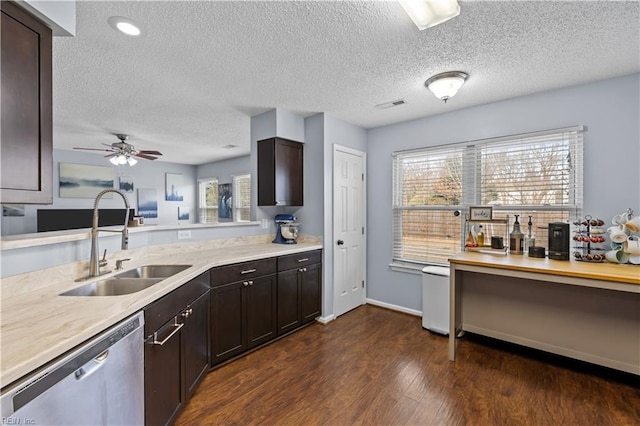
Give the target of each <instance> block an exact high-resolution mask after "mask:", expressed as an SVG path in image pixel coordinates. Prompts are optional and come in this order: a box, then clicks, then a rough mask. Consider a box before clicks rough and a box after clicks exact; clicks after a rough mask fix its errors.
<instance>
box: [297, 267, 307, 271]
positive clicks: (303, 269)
mask: <svg viewBox="0 0 640 426" xmlns="http://www.w3.org/2000/svg"><path fill="white" fill-rule="evenodd" d="M298 272H307V268H300V269H298Z"/></svg>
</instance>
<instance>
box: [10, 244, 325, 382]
mask: <svg viewBox="0 0 640 426" xmlns="http://www.w3.org/2000/svg"><path fill="white" fill-rule="evenodd" d="M214 241H215V240H214ZM223 241H224V240H223ZM229 241H230V240H229ZM321 248H322V245H321V244H320V243H319V242H317V241H312V242H299V243H298V244H295V245H283V244H272V243H270V242H266V241H265V240H264V239H263V240H261V241H259V240H258V239H255V238H254V239H252V238H250V237H247V238H244V239H243V238H240V239H236V240H234V241H233V242H229V243H224V242H222V243H220V242H219V241H218V242H217V243H213V242H197V243H186V244H167V245H163V246H150V247H144V248H141V249H135V250H129V251H126V252H119V253H115V254H114V255H113V259H122V258H131V260H130V261H128V262H126V263H125V264H124V270H128V269H133V268H136V267H138V266H142V265H149V264H175V265H178V264H181V265H192V266H191V267H189V268H188V269H186V270H184V271H182V272H180V273H178V274H176V275H174V276H172V277H170V278H167V279H165V280H163V281H161V282H159V283H157V284H155V285H154V286H152V287H149V288H147V289H145V290H142V291H139V292H137V293H133V294H129V295H123V296H94V297H90V296H59V294H60V293H62V292H64V291H67V290H70V289H73V288H76V287H79V286H81V285H83V284H84V283H80V282H75V281H74V280H75V279H76V278H78V277H81V276H84V275H86V269H85V268H86V265H87V263H88V262H86V261H84V262H75V263H72V264H68V265H62V266H57V267H52V268H47V269H43V270H39V271H34V272H30V273H25V274H20V275H16V276H13V277H7V278H3V279H2V283H1V290H2V293H1V299H0V321H1V326H0V339H1V340H0V349H1V353H2V355H1V358H0V361H1V367H0V384H1V386H2V388H4V387H5V386H7V385H9V384H10V383H12V382H14V381H15V380H17V379H20V378H21V377H23V376H25V375H27V374H29V373H30V372H32V371H34V370H36V369H38V368H40V367H41V366H43V365H45V364H46V363H48V362H50V361H52V360H53V359H55V358H57V357H59V356H60V355H62V354H64V353H65V352H67V351H69V350H70V349H72V348H74V347H75V346H77V345H79V344H81V343H83V342H84V341H86V340H87V339H90V338H91V337H93V336H95V335H96V334H98V333H100V332H102V331H103V330H105V329H107V328H109V327H110V326H112V325H115V324H116V323H118V322H119V321H121V320H123V319H125V318H127V317H128V316H130V315H132V314H134V313H136V312H138V311H140V310H142V309H143V308H144V307H145V306H147V305H148V304H150V303H151V302H153V301H155V300H157V299H159V298H160V297H162V296H164V295H166V294H168V293H169V292H171V291H172V290H175V289H176V288H178V287H180V286H181V285H182V284H184V283H186V282H188V281H189V280H191V279H193V278H195V277H197V276H198V275H200V274H202V273H204V272H206V271H207V270H209V269H210V268H213V267H216V266H221V265H228V264H232V263H238V262H245V261H250V260H256V259H262V258H269V257H276V256H282V255H286V254H292V253H299V252H304V251H309V250H317V249H321ZM109 266H111V267H113V262H111V263H110V265H109ZM118 272H121V271H118ZM112 275H114V273H111V274H107V275H104V276H101V277H100V279H102V278H107V277H110V276H112ZM87 282H91V281H87Z"/></svg>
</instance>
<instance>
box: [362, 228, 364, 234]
mask: <svg viewBox="0 0 640 426" xmlns="http://www.w3.org/2000/svg"><path fill="white" fill-rule="evenodd" d="M362 235H364V226H363V227H362Z"/></svg>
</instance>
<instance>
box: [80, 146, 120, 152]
mask: <svg viewBox="0 0 640 426" xmlns="http://www.w3.org/2000/svg"><path fill="white" fill-rule="evenodd" d="M73 149H84V150H86V151H105V152H112V151H113V150H111V149H102V148H80V147H74V148H73Z"/></svg>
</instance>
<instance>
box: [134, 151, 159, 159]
mask: <svg viewBox="0 0 640 426" xmlns="http://www.w3.org/2000/svg"><path fill="white" fill-rule="evenodd" d="M134 155H135V156H136V157H140V158H144V159H146V160H157V158H156V157H152V156H150V155H146V154H140V153H137V154H134Z"/></svg>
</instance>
